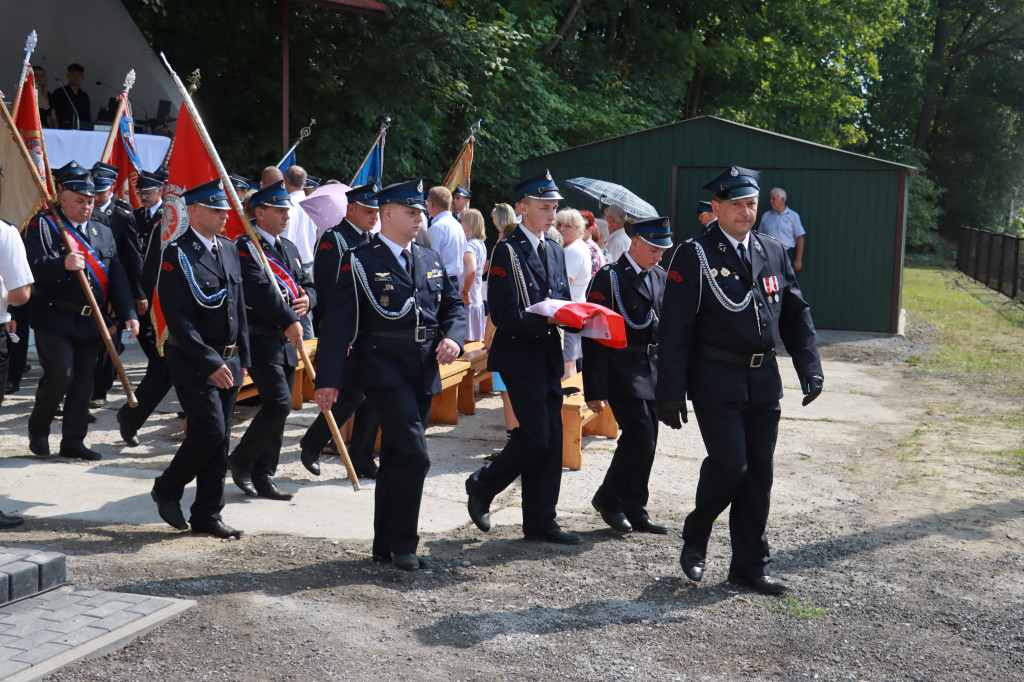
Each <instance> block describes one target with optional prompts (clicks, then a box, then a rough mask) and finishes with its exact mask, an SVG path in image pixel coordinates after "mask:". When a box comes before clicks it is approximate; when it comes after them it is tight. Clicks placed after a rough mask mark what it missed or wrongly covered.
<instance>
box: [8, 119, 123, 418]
mask: <svg viewBox="0 0 1024 682" xmlns="http://www.w3.org/2000/svg"><path fill="white" fill-rule="evenodd" d="M0 111H2V112H3V114H0V115H2V116H3V119H4V122H5V123H6V124H7V126H8V127H9V128H10V129H11V134H12V136H13V137H14V141H15V143H16V144H17V145H18V150H19V152H20V153H21V157H22V159H24V161H25V163H26V164H27V165H28V167H29V169H30V170H31V171H32V178H33V180H34V181H35V183H36V187H37V189H38V190H39V193H40V195H41V196H42V197H43V200H44V201H45V202H46V205H47V207H48V208H49V209H50V213H51V215H52V216H53V220H54V223H56V224H57V225H58V227H59V228H60V234H61V237H62V238H63V240H64V246H65V248H67V250H68V252H69V253H76V249H75V246H74V244H73V243H72V241H71V235H70V234H69V233H68V226H67V225H66V224H65V223H64V220H63V219H62V218H61V217H60V213H58V212H57V200H56V198H55V197H54V196H53V195H52V194H51V193H50V191H49V188H48V187H47V186H46V185H45V184H43V179H42V178H40V177H39V172H38V171H37V170H36V165H35V164H34V163H32V157H31V156H30V155H29V153H28V149H27V148H26V147H25V141H24V140H23V139H21V135H20V134H19V133H18V128H17V127H16V126H15V124H14V119H13V118H12V117H11V114H10V112H9V111H7V107H5V106H0ZM75 274H76V275H77V277H78V283H79V284H80V285H81V286H82V292H83V293H84V294H85V300H86V302H87V304H88V305H89V310H90V311H91V312H92V317H93V320H95V321H96V326H97V327H99V330H100V336H101V337H102V338H103V345H104V346H106V347H107V353H108V354H109V355H110V360H111V362H112V363H113V365H114V369H115V370H116V371H117V376H118V378H119V379H121V387H122V388H124V394H125V395H126V396H128V404H129V405H131V406H132V407H136V406H137V405H138V404H139V402H138V401H137V400H136V399H135V393H134V391H132V384H131V382H130V381H128V376H127V375H126V374H125V373H124V367H123V366H122V365H121V356H120V355H118V354H117V349H116V348H114V342H113V340H112V339H111V338H110V331H109V330H108V329H107V325H106V322H104V321H103V312H102V311H101V310H100V307H99V305H98V304H97V303H96V296H95V295H93V293H92V287H91V286H90V285H89V280H88V278H87V277H86V274H85V270H76V271H75Z"/></svg>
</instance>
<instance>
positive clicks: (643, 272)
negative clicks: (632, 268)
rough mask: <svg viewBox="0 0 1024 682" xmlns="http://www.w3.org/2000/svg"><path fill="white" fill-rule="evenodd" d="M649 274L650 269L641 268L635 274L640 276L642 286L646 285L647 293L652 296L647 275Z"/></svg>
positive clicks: (652, 292) (649, 279)
mask: <svg viewBox="0 0 1024 682" xmlns="http://www.w3.org/2000/svg"><path fill="white" fill-rule="evenodd" d="M650 274H651V271H650V270H641V271H640V272H639V273H638V274H637V276H638V277H639V278H640V281H642V282H643V283H644V286H645V287H647V293H648V294H650V295H651V296H652V297H653V296H654V291H653V290H652V289H651V278H650V277H649V276H648V275H650Z"/></svg>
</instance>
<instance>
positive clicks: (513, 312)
mask: <svg viewBox="0 0 1024 682" xmlns="http://www.w3.org/2000/svg"><path fill="white" fill-rule="evenodd" d="M525 229H526V228H524V227H523V226H521V225H520V226H519V227H517V228H516V229H515V230H513V231H512V234H510V235H509V236H507V237H505V238H504V239H502V240H501V241H499V242H498V244H497V245H496V246H495V247H494V251H493V252H492V253H491V268H490V270H489V271H488V277H487V303H488V307H489V309H490V313H491V320H492V321H493V322H494V326H495V327H496V328H497V330H496V331H495V333H494V340H493V341H492V342H491V351H490V353H489V354H488V356H487V369H489V370H491V371H492V372H502V373H512V374H522V375H527V376H536V377H546V376H550V374H549V373H550V372H553V373H555V374H557V375H558V376H562V370H563V365H562V344H561V341H560V340H559V338H558V330H557V329H555V327H554V325H549V324H548V321H547V318H546V317H544V316H543V315H537V314H535V313H528V312H526V308H527V307H529V306H531V305H533V304H534V303H539V302H541V301H543V300H545V299H547V298H551V299H555V300H563V301H568V300H569V277H568V276H567V275H566V274H565V256H564V254H563V253H562V249H561V248H560V247H559V246H558V244H556V243H555V242H551V241H549V242H546V244H547V246H546V247H545V251H546V252H547V263H546V267H545V265H544V264H542V263H541V261H540V256H538V255H537V251H536V250H535V249H534V248H533V245H532V244H531V243H530V241H529V239H528V238H527V236H526V233H525V232H524V230H525ZM517 263H518V268H517V265H516V264H517ZM518 272H522V277H523V283H524V284H525V288H526V296H527V298H528V300H527V301H523V300H521V299H522V294H521V292H520V287H519V284H518V283H517V280H518V274H517V273H518ZM545 273H546V274H545Z"/></svg>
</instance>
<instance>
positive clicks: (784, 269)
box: [657, 227, 821, 402]
mask: <svg viewBox="0 0 1024 682" xmlns="http://www.w3.org/2000/svg"><path fill="white" fill-rule="evenodd" d="M698 244H699V245H700V246H701V247H702V248H703V250H704V254H705V256H706V258H707V262H708V266H709V268H708V270H709V271H710V276H711V277H712V278H713V279H714V281H715V282H717V283H718V285H719V287H720V288H721V291H722V293H723V294H724V295H725V296H727V297H728V299H730V300H732V301H734V302H737V303H738V302H741V301H742V300H743V298H744V296H746V294H747V293H748V292H751V291H752V300H751V301H750V303H749V305H748V306H747V307H746V308H745V309H743V310H741V311H739V312H732V311H730V310H728V309H726V307H725V306H724V305H723V304H722V303H721V302H720V301H719V300H718V298H717V297H716V295H715V293H714V291H713V290H712V288H711V286H710V285H709V283H708V281H707V279H706V275H705V274H702V271H701V266H700V264H699V261H698V255H697V249H696V245H698ZM750 261H751V271H752V272H753V279H751V275H750V274H749V273H748V272H747V270H746V267H745V266H744V265H743V264H742V263H741V261H740V257H739V254H737V253H736V250H735V249H734V248H733V246H732V244H731V243H730V242H729V240H728V239H726V236H725V234H724V233H723V232H722V230H721V228H720V227H715V228H714V229H710V230H707V231H705V232H704V233H702V234H701V235H698V236H696V237H693V238H691V239H689V240H687V241H686V242H685V243H684V244H683V245H682V246H680V247H679V249H678V250H677V251H676V253H675V256H674V257H673V259H672V262H671V264H670V265H669V268H668V276H667V282H666V285H665V300H664V303H663V305H662V310H663V315H662V322H661V328H660V332H659V333H660V336H661V340H660V347H659V356H660V357H661V363H660V378H659V381H658V388H657V395H658V399H659V400H672V401H679V400H683V398H684V395H689V397H690V399H691V400H702V401H713V402H732V401H750V402H772V401H775V400H778V399H780V398H781V397H782V379H781V377H780V376H779V368H778V363H777V362H776V360H775V359H774V358H773V359H772V360H770V361H767V360H766V361H765V362H764V364H762V365H761V367H759V368H757V369H753V368H750V367H746V366H742V365H738V364H733V363H730V362H725V361H722V360H718V359H713V358H709V357H708V356H706V355H703V354H701V352H700V347H701V346H702V345H703V346H710V347H713V348H717V349H719V350H723V351H728V352H732V353H737V354H747V355H751V354H754V353H762V352H765V351H768V350H770V349H772V348H775V347H776V344H777V343H778V340H780V339H781V341H782V342H783V343H784V344H785V346H786V350H787V351H789V354H790V356H791V357H792V358H793V365H794V367H795V368H796V370H797V373H798V374H800V375H807V374H818V375H820V374H821V359H820V358H819V356H818V347H817V342H816V339H815V331H814V323H813V322H812V321H811V311H810V306H808V304H807V301H805V300H804V297H803V295H802V294H801V293H800V286H799V285H798V284H797V280H796V275H795V274H794V272H793V267H792V265H790V262H789V258H788V257H787V256H786V250H785V249H784V248H783V247H782V244H780V243H779V242H778V241H776V240H774V239H772V238H770V237H766V236H764V235H759V234H757V233H756V232H753V231H752V232H751V233H750ZM770 278H775V279H774V280H771V279H770ZM776 287H777V289H778V291H777V293H772V294H769V293H768V289H775V288H776Z"/></svg>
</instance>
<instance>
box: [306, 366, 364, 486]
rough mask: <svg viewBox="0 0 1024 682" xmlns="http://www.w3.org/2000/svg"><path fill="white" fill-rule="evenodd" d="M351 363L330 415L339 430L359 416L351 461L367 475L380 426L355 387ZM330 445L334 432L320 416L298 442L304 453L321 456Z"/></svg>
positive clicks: (354, 426)
mask: <svg viewBox="0 0 1024 682" xmlns="http://www.w3.org/2000/svg"><path fill="white" fill-rule="evenodd" d="M350 368H353V364H352V363H347V364H346V365H345V369H344V370H343V376H342V378H341V388H340V389H339V390H338V399H337V400H336V401H335V403H334V405H332V406H331V414H333V415H334V421H335V422H337V424H338V427H339V428H340V427H341V425H342V424H344V423H345V422H347V421H348V418H349V417H351V416H352V415H353V414H355V415H356V418H355V422H354V423H353V426H352V447H351V448H350V449H349V458H350V459H351V460H352V466H353V467H355V469H356V470H357V471H365V470H366V469H368V468H370V465H371V464H372V463H373V444H374V442H375V441H376V440H377V427H378V426H379V424H380V422H379V421H378V420H377V418H376V416H375V415H374V412H373V408H372V407H371V406H370V404H369V402H368V401H367V400H366V394H364V393H363V391H362V389H361V388H359V387H358V386H357V385H356V383H355V370H354V368H353V369H350ZM329 442H331V429H330V427H329V426H328V425H327V418H326V417H325V416H324V414H323V413H322V412H320V413H318V414H317V416H316V419H314V420H313V423H312V424H310V425H309V428H308V429H306V433H305V434H304V435H303V436H302V439H301V440H300V441H299V447H301V448H302V449H303V450H313V451H315V452H320V450H322V449H323V448H324V446H326V445H327V444H328V443H329Z"/></svg>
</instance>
